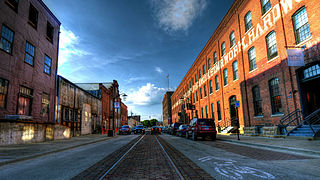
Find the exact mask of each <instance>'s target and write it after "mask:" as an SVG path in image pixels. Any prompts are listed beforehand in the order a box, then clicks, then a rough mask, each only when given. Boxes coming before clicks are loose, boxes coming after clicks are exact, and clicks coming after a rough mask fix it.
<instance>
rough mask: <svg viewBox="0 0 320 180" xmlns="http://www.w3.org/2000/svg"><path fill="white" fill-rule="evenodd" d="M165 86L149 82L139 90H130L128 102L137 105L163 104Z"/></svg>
mask: <svg viewBox="0 0 320 180" xmlns="http://www.w3.org/2000/svg"><path fill="white" fill-rule="evenodd" d="M165 91H166V89H165V88H160V87H156V86H155V85H154V84H151V83H147V84H146V85H144V86H142V87H140V88H139V89H138V90H137V91H132V92H129V93H128V94H127V95H128V97H127V101H126V104H128V105H137V106H150V105H155V104H161V102H162V97H163V95H164V93H165Z"/></svg>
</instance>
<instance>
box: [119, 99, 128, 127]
mask: <svg viewBox="0 0 320 180" xmlns="http://www.w3.org/2000/svg"><path fill="white" fill-rule="evenodd" d="M120 112H121V126H123V125H127V124H128V109H127V106H126V105H125V104H124V103H123V102H121V110H120Z"/></svg>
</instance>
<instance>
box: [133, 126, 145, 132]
mask: <svg viewBox="0 0 320 180" xmlns="http://www.w3.org/2000/svg"><path fill="white" fill-rule="evenodd" d="M132 131H133V132H134V134H138V133H139V134H144V133H145V129H144V126H143V125H138V126H136V127H135V129H134V130H132Z"/></svg>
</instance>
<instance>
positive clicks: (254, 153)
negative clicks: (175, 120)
mask: <svg viewBox="0 0 320 180" xmlns="http://www.w3.org/2000/svg"><path fill="white" fill-rule="evenodd" d="M200 142H202V143H204V144H207V145H209V146H213V147H216V148H220V149H223V150H225V151H228V152H232V153H235V154H239V155H242V156H246V157H249V158H252V159H257V160H261V161H274V160H298V159H311V157H306V156H300V155H293V154H288V153H282V152H276V151H270V150H265V149H259V148H253V147H248V146H242V145H236V144H230V143H227V142H221V141H215V142H209V141H200Z"/></svg>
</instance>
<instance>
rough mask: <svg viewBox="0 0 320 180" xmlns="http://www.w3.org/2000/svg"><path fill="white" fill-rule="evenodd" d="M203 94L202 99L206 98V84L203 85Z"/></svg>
mask: <svg viewBox="0 0 320 180" xmlns="http://www.w3.org/2000/svg"><path fill="white" fill-rule="evenodd" d="M203 94H204V97H207V84H204V85H203Z"/></svg>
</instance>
